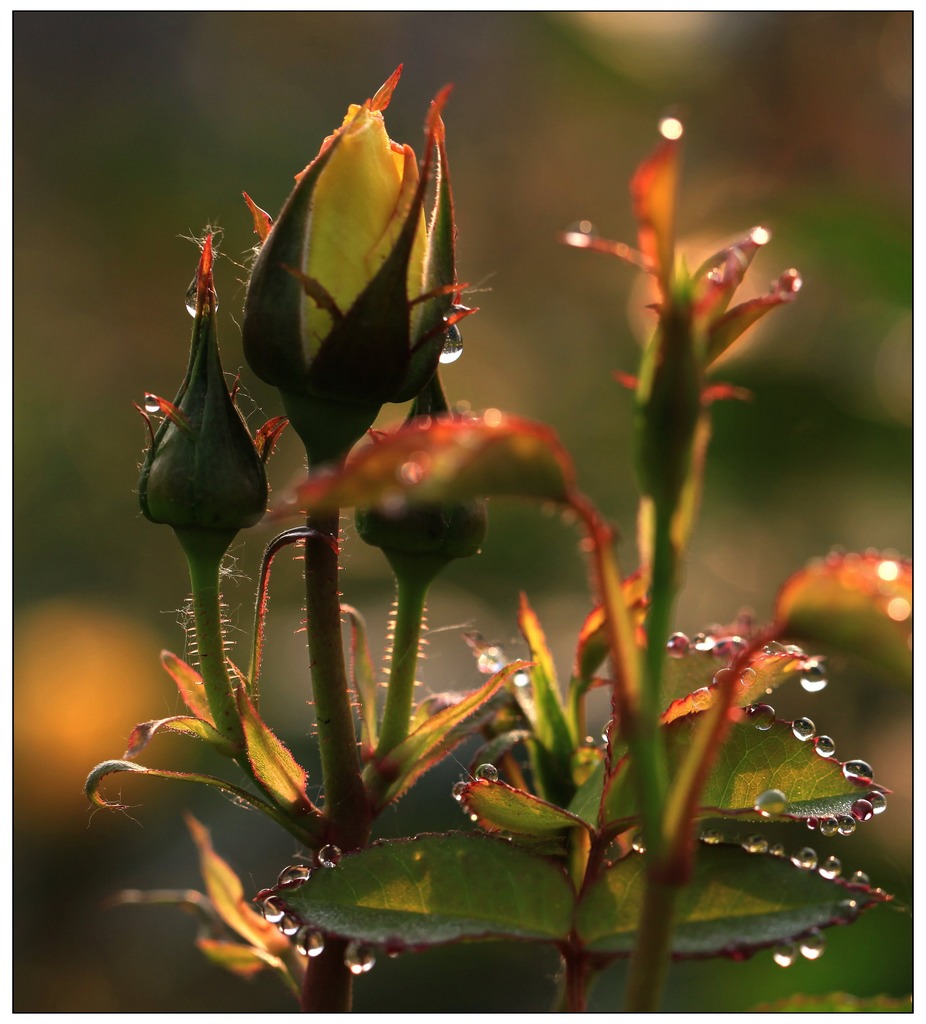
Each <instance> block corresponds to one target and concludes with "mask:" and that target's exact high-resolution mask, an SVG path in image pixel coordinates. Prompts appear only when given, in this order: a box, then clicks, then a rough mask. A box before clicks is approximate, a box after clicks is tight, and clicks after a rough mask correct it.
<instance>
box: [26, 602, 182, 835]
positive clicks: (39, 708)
mask: <svg viewBox="0 0 926 1024" xmlns="http://www.w3.org/2000/svg"><path fill="white" fill-rule="evenodd" d="M160 646H161V645H160V643H159V641H158V638H157V636H156V635H155V634H154V633H152V632H151V631H150V630H148V629H146V628H145V627H143V626H141V625H139V624H138V623H137V622H135V621H134V620H133V619H131V618H128V617H127V616H124V615H121V614H119V613H118V612H114V611H112V610H111V609H107V608H103V607H94V606H92V605H88V604H86V603H84V602H81V601H76V600H66V599H61V598H59V599H55V600H51V601H47V602H43V603H42V604H39V605H35V606H33V607H32V608H30V609H29V610H28V611H26V612H24V613H23V614H22V615H21V616H20V618H19V620H18V622H17V627H16V639H15V672H16V684H15V693H16V697H15V703H14V712H15V727H14V764H15V769H16V794H17V795H16V800H15V813H16V818H17V820H18V822H20V823H21V824H23V825H26V826H27V827H29V828H32V829H38V830H41V831H61V830H67V829H70V828H72V827H74V826H75V825H76V824H78V823H85V822H86V820H87V817H88V802H87V799H86V797H85V796H84V795H83V792H82V790H83V783H84V780H85V779H86V777H87V773H88V772H89V771H90V769H91V768H92V767H93V766H94V765H95V764H97V763H98V762H100V761H105V760H107V759H109V758H115V757H121V756H122V754H123V752H124V750H125V744H126V739H127V737H128V735H129V733H130V732H131V730H132V727H133V726H134V725H135V724H136V723H137V722H141V721H145V720H147V719H151V718H158V717H162V716H163V715H164V714H167V713H169V712H168V709H167V708H166V707H165V695H166V694H167V693H168V692H169V690H168V688H166V687H165V679H164V676H163V674H162V672H161V670H160V666H159V663H158V652H159V650H160Z"/></svg>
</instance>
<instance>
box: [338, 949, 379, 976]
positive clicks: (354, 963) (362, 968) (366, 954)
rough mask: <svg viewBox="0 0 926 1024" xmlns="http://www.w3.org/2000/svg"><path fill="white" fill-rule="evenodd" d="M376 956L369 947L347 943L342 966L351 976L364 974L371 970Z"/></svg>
mask: <svg viewBox="0 0 926 1024" xmlns="http://www.w3.org/2000/svg"><path fill="white" fill-rule="evenodd" d="M375 963H376V954H375V953H374V951H373V950H372V948H371V947H370V946H365V945H363V943H360V942H349V943H348V944H347V949H346V950H345V951H344V966H345V967H346V968H347V969H348V970H349V971H350V973H351V974H366V973H367V971H372V970H373V965H374V964H375Z"/></svg>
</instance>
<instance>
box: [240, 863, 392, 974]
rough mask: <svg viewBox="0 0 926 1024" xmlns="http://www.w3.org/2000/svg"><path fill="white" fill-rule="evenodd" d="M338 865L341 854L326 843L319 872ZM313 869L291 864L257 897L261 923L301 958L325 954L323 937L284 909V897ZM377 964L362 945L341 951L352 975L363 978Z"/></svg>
mask: <svg viewBox="0 0 926 1024" xmlns="http://www.w3.org/2000/svg"><path fill="white" fill-rule="evenodd" d="M340 861H341V851H340V849H338V847H337V846H334V845H333V844H331V843H329V844H328V845H327V846H323V847H322V848H321V849H320V850H319V851H318V854H317V862H318V863H317V867H318V868H335V867H337V866H338V864H339V863H340ZM314 870H315V868H314V867H312V866H310V865H308V864H291V865H290V866H289V867H286V868H284V869H283V870H282V871H281V872H280V875H279V878H277V884H276V886H275V887H274V889H273V890H272V892H270V894H269V895H265V893H266V890H265V891H264V892H263V893H260V894H259V895H258V897H257V906H258V909H259V910H260V912H261V913H262V914H263V916H264V919H265V920H267V921H269V922H270V924H275V925H276V926H277V928H279V930H280V931H281V932H282V933H283V934H284V935H285V936H287V937H288V938H291V939H292V942H293V945H294V946H295V947H296V952H297V953H299V954H300V955H301V956H305V957H315V956H318V955H319V954H321V953H322V952H324V949H325V935H324V933H323V932H321V931H319V930H318V929H317V928H313V927H312V926H311V925H308V924H305V923H304V922H303V921H302V920H301V918H299V916H298V915H296V914H294V913H293V912H292V911H291V910H290V909H289V908H288V907H287V905H286V902H285V894H286V893H287V892H291V891H292V890H294V889H298V888H300V887H301V886H303V885H305V883H306V882H307V881H308V880H309V878H310V877H311V876H312V872H313V871H314ZM375 963H376V950H375V949H374V947H372V946H369V945H367V944H365V943H362V942H356V941H352V942H349V943H348V944H347V947H346V948H345V950H344V965H345V966H346V967H347V969H348V970H349V971H350V972H351V974H366V973H367V971H371V970H372V969H373V965H374V964H375Z"/></svg>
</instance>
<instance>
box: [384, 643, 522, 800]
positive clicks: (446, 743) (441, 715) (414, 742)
mask: <svg viewBox="0 0 926 1024" xmlns="http://www.w3.org/2000/svg"><path fill="white" fill-rule="evenodd" d="M525 667H526V666H525V663H524V662H521V661H513V662H511V664H510V665H506V666H505V667H504V668H503V669H502V670H501V672H496V673H495V675H494V676H492V678H491V679H489V681H488V682H487V683H486V684H485V686H483V687H482V688H481V689H479V690H475V691H473V692H472V693H470V694H468V695H467V696H466V697H464V698H463V699H462V700H460V701H457V702H456V703H455V704H452V705H450V706H449V707H446V708H444V709H443V711H439V712H438V713H437V714H436V715H434V716H433V717H432V718H430V719H428V720H427V721H426V722H425V723H424V724H423V725H421V726H420V727H419V728H417V729H416V730H415V731H414V732H413V733H412V734H411V735H410V736H409V737H408V738H407V739H405V740H403V741H402V742H401V743H400V744H399V745H398V746H397V747H396V748H395V749H394V750H391V751H390V752H389V753H388V754H387V755H386V756H385V757H384V758H383V759H382V760H381V761H378V762H375V763H374V762H371V764H370V765H369V766H368V769H370V768H372V769H374V770H375V772H376V774H377V775H378V776H379V777H380V779H384V780H388V785H387V786H385V788H384V795H383V796H382V798H381V799H380V800H379V801H378V805H379V806H381V807H382V806H385V805H386V804H387V803H389V802H390V801H392V800H396V799H398V798H399V797H400V796H401V795H402V794H403V793H404V792H405V791H406V790H407V789H409V788H410V787H411V785H412V783H413V782H415V780H416V779H418V778H419V777H420V776H421V775H423V774H424V773H425V772H426V771H427V770H428V769H429V768H431V767H433V766H434V765H435V764H437V762H438V761H440V760H442V759H443V758H444V757H446V756H447V755H448V754H449V753H450V751H451V750H452V749H453V747H454V746H456V744H457V743H460V742H461V741H462V740H463V739H464V738H465V735H466V734H465V732H464V731H462V730H459V729H458V728H457V727H458V726H459V725H460V724H461V723H462V722H463V721H464V720H465V719H466V718H468V717H469V716H470V715H471V714H472V713H473V712H474V711H477V710H478V709H479V708H480V707H481V706H482V705H483V704H485V702H486V701H487V700H489V699H490V698H491V697H492V696H493V695H494V694H495V693H497V692H498V690H499V688H500V687H501V686H503V685H504V683H505V681H506V680H507V679H509V678H510V677H511V676H513V675H514V674H515V673H516V672H518V671H520V670H522V669H524V668H525Z"/></svg>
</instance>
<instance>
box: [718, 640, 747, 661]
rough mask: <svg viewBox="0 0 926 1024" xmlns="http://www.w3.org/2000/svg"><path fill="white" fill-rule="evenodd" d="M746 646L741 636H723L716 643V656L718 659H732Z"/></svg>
mask: <svg viewBox="0 0 926 1024" xmlns="http://www.w3.org/2000/svg"><path fill="white" fill-rule="evenodd" d="M745 646H746V641H745V640H744V639H743V638H742V637H741V636H723V637H720V638H719V639H718V640H715V641H714V654H716V655H717V657H718V658H731V657H733V655H734V654H738V653H739V652H740V651H741V650H742V649H743V648H744V647H745Z"/></svg>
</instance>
